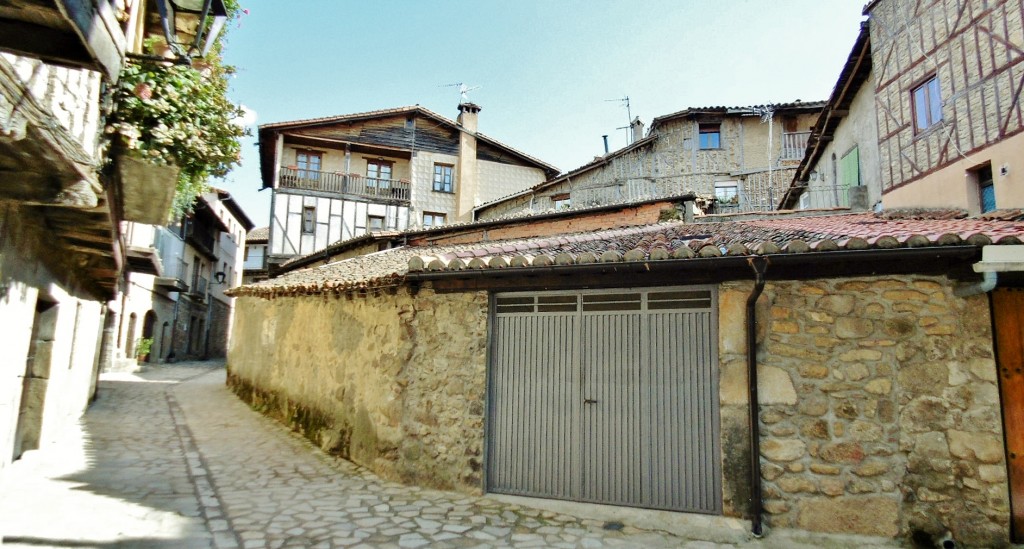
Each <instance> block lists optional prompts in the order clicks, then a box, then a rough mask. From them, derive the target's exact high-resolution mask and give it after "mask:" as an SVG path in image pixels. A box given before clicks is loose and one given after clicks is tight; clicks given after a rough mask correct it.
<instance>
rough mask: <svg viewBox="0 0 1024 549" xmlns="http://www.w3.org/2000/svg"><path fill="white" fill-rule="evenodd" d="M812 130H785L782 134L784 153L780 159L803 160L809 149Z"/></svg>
mask: <svg viewBox="0 0 1024 549" xmlns="http://www.w3.org/2000/svg"><path fill="white" fill-rule="evenodd" d="M810 136H811V132H785V133H783V134H782V153H781V155H780V156H779V160H801V159H803V157H804V152H805V151H806V150H807V139H808V138H809V137H810Z"/></svg>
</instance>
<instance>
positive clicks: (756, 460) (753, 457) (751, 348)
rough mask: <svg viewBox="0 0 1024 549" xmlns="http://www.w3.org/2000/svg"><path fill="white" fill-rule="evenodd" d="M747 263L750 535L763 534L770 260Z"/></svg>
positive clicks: (756, 260)
mask: <svg viewBox="0 0 1024 549" xmlns="http://www.w3.org/2000/svg"><path fill="white" fill-rule="evenodd" d="M747 264H749V265H750V268H751V269H753V270H754V290H753V291H752V292H751V293H750V297H748V298H747V398H748V399H749V407H750V523H751V528H750V532H751V533H752V534H753V535H754V537H755V538H760V537H761V536H762V535H763V533H764V532H763V529H762V525H761V505H762V502H761V429H760V419H759V418H758V410H759V407H758V401H757V312H756V310H757V298H759V297H761V292H763V291H764V273H765V271H767V270H768V258H767V257H751V258H748V259H747Z"/></svg>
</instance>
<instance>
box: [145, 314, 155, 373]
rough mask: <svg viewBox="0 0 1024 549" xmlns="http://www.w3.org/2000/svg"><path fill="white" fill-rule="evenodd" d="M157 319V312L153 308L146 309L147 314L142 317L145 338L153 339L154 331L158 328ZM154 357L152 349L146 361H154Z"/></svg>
mask: <svg viewBox="0 0 1024 549" xmlns="http://www.w3.org/2000/svg"><path fill="white" fill-rule="evenodd" d="M156 320H157V319H156V313H154V312H153V311H152V310H149V311H146V316H144V317H143V318H142V338H143V339H150V340H152V339H153V331H154V330H155V329H156ZM151 343H152V342H151ZM150 349H152V345H150ZM152 357H153V352H152V351H150V352H149V353H147V354H146V362H150V361H152V360H153V358H152Z"/></svg>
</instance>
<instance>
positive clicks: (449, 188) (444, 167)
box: [434, 164, 455, 193]
mask: <svg viewBox="0 0 1024 549" xmlns="http://www.w3.org/2000/svg"><path fill="white" fill-rule="evenodd" d="M454 170H455V166H452V165H451V164H434V191H436V192H439V193H453V192H455V185H454V182H453V180H452V172H454Z"/></svg>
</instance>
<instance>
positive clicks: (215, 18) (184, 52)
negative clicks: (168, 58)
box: [156, 0, 228, 64]
mask: <svg viewBox="0 0 1024 549" xmlns="http://www.w3.org/2000/svg"><path fill="white" fill-rule="evenodd" d="M156 7H157V12H158V13H159V15H160V26H161V27H162V28H163V31H164V38H165V39H166V40H167V45H168V46H169V47H170V48H171V51H172V52H173V53H174V56H175V58H176V59H177V61H178V62H181V63H185V64H188V63H189V62H190V61H191V59H192V58H194V57H197V56H198V57H202V56H205V55H206V54H207V53H209V52H210V48H212V47H213V43H214V41H216V40H217V36H218V35H219V34H220V31H221V29H223V28H224V24H225V23H227V21H228V10H227V7H226V6H225V5H224V0H156ZM208 18H209V20H208ZM193 37H194V38H193ZM190 38H191V40H190Z"/></svg>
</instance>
